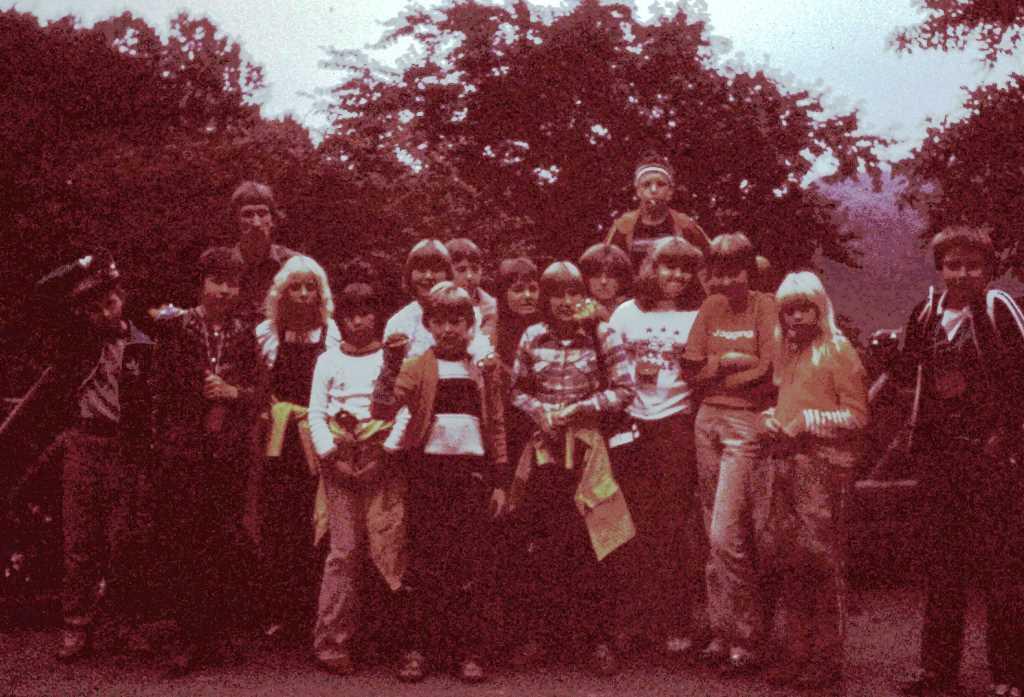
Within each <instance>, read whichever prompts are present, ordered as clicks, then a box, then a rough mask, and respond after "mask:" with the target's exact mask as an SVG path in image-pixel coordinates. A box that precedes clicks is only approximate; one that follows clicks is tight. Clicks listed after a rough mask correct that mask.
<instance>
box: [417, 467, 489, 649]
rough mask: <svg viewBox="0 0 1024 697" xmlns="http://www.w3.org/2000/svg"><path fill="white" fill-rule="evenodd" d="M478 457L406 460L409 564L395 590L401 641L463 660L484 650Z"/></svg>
mask: <svg viewBox="0 0 1024 697" xmlns="http://www.w3.org/2000/svg"><path fill="white" fill-rule="evenodd" d="M481 465H482V458H477V457H460V456H443V455H420V456H413V460H412V462H411V463H409V464H407V466H406V472H407V473H408V484H409V488H408V494H407V497H406V521H407V531H408V551H409V566H408V569H407V570H406V574H405V578H404V579H403V586H404V589H403V590H402V591H400V596H401V599H400V609H399V613H400V614H399V622H401V623H402V625H403V627H404V632H403V634H404V641H403V642H402V643H403V644H404V647H403V648H404V649H406V650H413V649H415V650H420V651H422V650H426V651H428V652H430V653H431V654H433V655H435V657H437V658H439V659H441V660H446V659H455V660H460V659H462V658H466V657H468V656H470V655H472V656H479V655H481V654H484V653H486V652H487V649H488V643H489V639H490V636H489V634H490V632H489V631H488V629H487V627H486V622H485V621H484V604H485V601H486V598H487V595H488V589H487V587H486V583H487V581H488V580H489V579H490V578H491V577H492V569H493V555H492V553H491V550H492V548H493V545H492V543H491V541H490V540H491V536H492V533H493V528H492V522H491V520H490V516H489V512H488V504H489V501H490V496H491V492H492V489H491V488H490V487H489V486H487V485H485V484H484V482H483V480H482V479H481V478H480V477H479V476H474V473H475V472H477V473H478V472H480V469H481Z"/></svg>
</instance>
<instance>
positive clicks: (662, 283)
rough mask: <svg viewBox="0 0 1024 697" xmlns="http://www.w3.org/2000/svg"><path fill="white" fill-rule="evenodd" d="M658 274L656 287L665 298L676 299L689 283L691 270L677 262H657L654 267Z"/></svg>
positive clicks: (691, 276)
mask: <svg viewBox="0 0 1024 697" xmlns="http://www.w3.org/2000/svg"><path fill="white" fill-rule="evenodd" d="M655 269H656V272H657V275H658V288H659V289H661V297H662V298H664V299H665V300H677V299H678V298H679V296H681V295H682V294H683V291H684V290H686V287H687V286H688V285H690V280H691V279H692V278H693V272H692V271H690V270H689V269H684V268H683V267H682V266H681V265H679V264H664V263H660V262H659V263H658V265H657V266H656V267H655Z"/></svg>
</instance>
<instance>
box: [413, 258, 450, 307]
mask: <svg viewBox="0 0 1024 697" xmlns="http://www.w3.org/2000/svg"><path fill="white" fill-rule="evenodd" d="M446 280H448V272H447V271H445V270H444V269H442V268H440V267H438V266H420V267H417V268H413V269H412V271H410V272H409V284H410V285H411V286H412V292H413V294H414V295H415V296H416V299H417V300H419V301H420V302H421V303H422V302H423V301H425V300H426V299H427V296H428V295H430V289H431V288H433V287H434V286H435V285H437V284H438V283H440V282H441V281H446Z"/></svg>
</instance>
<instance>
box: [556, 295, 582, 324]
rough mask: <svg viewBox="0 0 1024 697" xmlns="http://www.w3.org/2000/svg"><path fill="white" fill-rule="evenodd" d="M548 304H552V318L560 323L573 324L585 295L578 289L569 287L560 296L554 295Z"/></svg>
mask: <svg viewBox="0 0 1024 697" xmlns="http://www.w3.org/2000/svg"><path fill="white" fill-rule="evenodd" d="M548 302H549V303H550V304H551V308H550V309H551V316H552V317H554V318H555V320H556V321H558V322H571V321H572V320H573V318H574V317H575V316H576V308H577V307H578V306H579V304H580V303H581V302H583V294H582V293H580V292H579V290H578V289H576V288H573V287H569V288H566V289H565V290H564V291H563V292H562V293H560V294H558V295H552V296H551V297H550V298H549V299H548Z"/></svg>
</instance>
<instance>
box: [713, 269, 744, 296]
mask: <svg viewBox="0 0 1024 697" xmlns="http://www.w3.org/2000/svg"><path fill="white" fill-rule="evenodd" d="M749 290H750V276H749V274H748V273H747V270H746V269H728V268H713V269H710V271H709V272H708V292H709V293H721V294H722V295H724V296H725V297H727V298H730V299H733V298H740V297H743V296H744V295H746V294H747V291H749Z"/></svg>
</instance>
